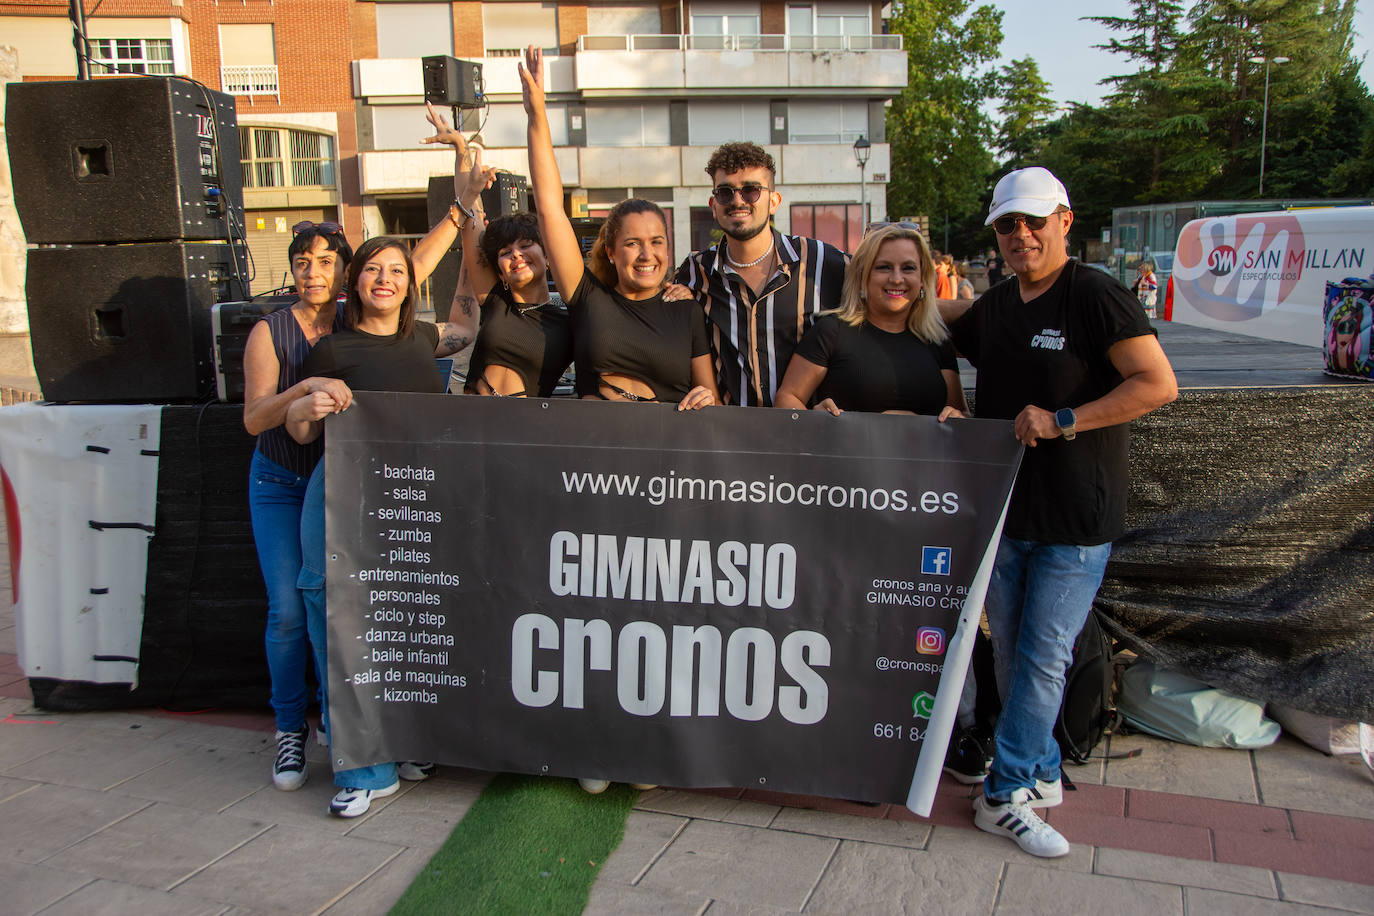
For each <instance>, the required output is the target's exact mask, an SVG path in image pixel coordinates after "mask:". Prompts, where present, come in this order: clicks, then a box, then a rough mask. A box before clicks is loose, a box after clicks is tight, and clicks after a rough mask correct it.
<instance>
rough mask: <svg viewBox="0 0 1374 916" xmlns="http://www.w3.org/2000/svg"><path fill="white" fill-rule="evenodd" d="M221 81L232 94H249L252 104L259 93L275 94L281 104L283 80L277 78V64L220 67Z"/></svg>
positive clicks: (225, 89) (249, 102)
mask: <svg viewBox="0 0 1374 916" xmlns="http://www.w3.org/2000/svg"><path fill="white" fill-rule="evenodd" d="M219 81H220V85H221V86H223V87H224V91H225V92H227V93H229V94H230V95H243V96H247V97H248V104H250V105H251V104H253V97H254V96H257V95H270V96H273V97H274V98H276V100H277V104H278V105H280V104H281V82H280V81H279V80H278V78H277V65H276V64H250V65H246V66H244V65H240V66H227V67H220V68H219Z"/></svg>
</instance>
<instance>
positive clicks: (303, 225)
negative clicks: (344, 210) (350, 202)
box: [291, 219, 343, 235]
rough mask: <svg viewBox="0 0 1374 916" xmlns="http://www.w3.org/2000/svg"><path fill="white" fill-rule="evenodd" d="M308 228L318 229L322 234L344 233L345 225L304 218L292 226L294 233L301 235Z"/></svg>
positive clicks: (292, 232)
mask: <svg viewBox="0 0 1374 916" xmlns="http://www.w3.org/2000/svg"><path fill="white" fill-rule="evenodd" d="M307 229H317V230H319V233H320V234H321V235H343V226H340V225H339V224H338V223H333V222H324V223H317V222H314V221H312V220H308V219H303V220H301V221H300V222H299V223H297V224H296V225H294V226H292V227H291V234H292V235H300V234H301V233H302V232H304V231H305V230H307Z"/></svg>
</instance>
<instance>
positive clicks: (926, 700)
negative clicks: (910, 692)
mask: <svg viewBox="0 0 1374 916" xmlns="http://www.w3.org/2000/svg"><path fill="white" fill-rule="evenodd" d="M934 710H935V697H934V696H933V695H932V694H929V693H926V692H925V691H924V690H922V691H921V692H920V693H918V694H916V696H914V697H912V698H911V716H912V718H913V719H929V718H930V714H931V712H933V711H934Z"/></svg>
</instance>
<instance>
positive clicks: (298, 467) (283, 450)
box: [258, 306, 343, 477]
mask: <svg viewBox="0 0 1374 916" xmlns="http://www.w3.org/2000/svg"><path fill="white" fill-rule="evenodd" d="M262 320H263V321H264V322H266V323H267V328H268V330H269V331H271V332H272V349H273V350H274V351H276V354H277V366H278V367H279V368H278V370H277V391H278V392H282V391H285V390H286V389H288V388H290V387H291V386H292V385H294V384H296V383H297V382H299V381H300V380H301V379H302V378H303V376H302V375H301V366H302V365H303V364H304V363H305V358H306V356H308V355H309V354H310V343H309V341H307V340H306V339H305V332H304V331H302V330H301V325H300V322H299V321H297V320H296V316H295V314H294V313H293V311H292V309H290V308H284V309H277V310H276V311H275V312H273V313H272V314H270V315H268V316H267V317H266V318H263V319H262ZM342 328H343V308H342V306H339V307H336V309H335V312H334V328H333V330H335V331H338V330H341V329H342ZM258 451H260V452H262V454H263V457H264V458H267V459H268V460H269V461H275V462H276V463H277V464H279V465H281V466H282V467H284V468H286V469H287V470H289V471H292V472H294V473H296V474H299V475H300V476H302V477H309V476H310V472H311V471H313V470H315V465H316V464H318V463H319V460H320V458H321V457H322V456H323V455H324V437H323V436H321V437H320V438H319V439H316V440H315V441H314V442H312V443H310V444H309V445H301V444H300V443H299V442H297V441H296V440H295V439H292V438H291V435H290V433H288V432H287V431H286V428H285V427H284V426H274V427H273V428H271V429H267V430H263V431H262V432H261V433H259V434H258Z"/></svg>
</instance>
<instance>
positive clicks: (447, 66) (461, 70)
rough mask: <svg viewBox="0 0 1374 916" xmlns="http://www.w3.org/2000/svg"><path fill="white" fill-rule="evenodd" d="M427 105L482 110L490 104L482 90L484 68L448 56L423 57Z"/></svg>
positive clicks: (469, 61)
mask: <svg viewBox="0 0 1374 916" xmlns="http://www.w3.org/2000/svg"><path fill="white" fill-rule="evenodd" d="M420 66H421V67H423V69H424V81H425V101H426V102H433V103H434V104H436V105H449V106H456V107H458V108H481V107H482V106H483V105H485V104H486V103H487V100H486V95H485V93H484V92H483V89H482V65H481V64H479V63H477V62H475V61H471V60H458V59H457V58H456V57H449V56H448V55H446V54H437V55H435V56H433V57H422V58H421V59H420Z"/></svg>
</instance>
